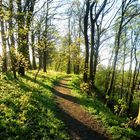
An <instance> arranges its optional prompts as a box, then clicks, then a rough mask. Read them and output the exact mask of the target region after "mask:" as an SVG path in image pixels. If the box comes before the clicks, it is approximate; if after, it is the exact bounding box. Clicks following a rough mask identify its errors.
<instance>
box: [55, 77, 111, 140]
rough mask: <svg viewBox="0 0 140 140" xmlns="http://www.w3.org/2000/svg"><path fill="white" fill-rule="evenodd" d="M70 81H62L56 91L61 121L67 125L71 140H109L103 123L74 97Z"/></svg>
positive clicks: (68, 79) (66, 79)
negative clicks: (69, 85) (69, 84)
mask: <svg viewBox="0 0 140 140" xmlns="http://www.w3.org/2000/svg"><path fill="white" fill-rule="evenodd" d="M68 81H70V77H66V78H64V79H62V80H61V81H60V82H59V83H58V84H57V85H56V86H55V87H54V90H55V95H56V102H57V105H58V108H59V116H60V119H61V120H62V121H63V122H64V123H65V124H66V126H67V128H68V132H69V134H70V136H71V140H108V139H109V138H108V135H107V133H106V131H105V129H104V128H103V126H102V124H101V122H99V121H97V120H96V119H94V118H93V117H92V116H91V115H90V114H89V113H88V112H87V111H85V109H83V108H82V107H81V106H80V104H79V102H78V99H77V98H76V97H74V96H72V94H71V89H69V87H68V85H67V82H68Z"/></svg>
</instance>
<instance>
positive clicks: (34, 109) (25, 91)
mask: <svg viewBox="0 0 140 140" xmlns="http://www.w3.org/2000/svg"><path fill="white" fill-rule="evenodd" d="M35 73H36V71H34V72H28V73H27V75H26V76H25V77H18V80H14V79H12V78H9V77H10V76H9V75H8V76H7V75H2V76H1V81H0V139H2V140H5V139H9V140H17V139H18V140H27V139H31V140H32V139H40V140H42V139H44V140H49V139H50V140H53V139H59V140H61V139H68V135H67V134H66V131H65V126H64V124H63V123H62V122H61V121H60V120H59V119H58V118H57V109H56V106H55V103H54V101H53V97H54V96H53V94H52V86H53V85H54V83H55V82H56V81H57V79H58V78H60V76H62V75H63V74H59V75H60V76H59V75H58V73H54V72H52V71H49V72H48V73H47V74H44V73H43V72H40V73H39V75H38V77H37V80H36V82H35V81H34V76H35Z"/></svg>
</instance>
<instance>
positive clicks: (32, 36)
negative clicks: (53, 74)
mask: <svg viewBox="0 0 140 140" xmlns="http://www.w3.org/2000/svg"><path fill="white" fill-rule="evenodd" d="M34 41H35V39H34V33H33V31H32V32H31V44H32V68H33V69H34V70H35V69H36V68H37V67H36V59H35V45H34Z"/></svg>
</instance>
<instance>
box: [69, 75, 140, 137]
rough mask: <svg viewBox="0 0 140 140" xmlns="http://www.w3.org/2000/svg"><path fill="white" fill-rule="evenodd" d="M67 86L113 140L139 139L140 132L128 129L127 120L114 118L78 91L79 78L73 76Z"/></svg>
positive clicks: (104, 108)
mask: <svg viewBox="0 0 140 140" xmlns="http://www.w3.org/2000/svg"><path fill="white" fill-rule="evenodd" d="M69 85H70V86H71V87H72V88H73V95H74V96H75V97H77V98H78V99H79V102H80V104H81V105H82V106H83V107H84V108H85V109H87V110H88V111H89V112H90V113H91V114H92V115H94V117H96V118H97V119H99V120H101V121H102V122H103V124H104V126H105V127H106V128H107V130H108V132H109V133H110V134H111V135H112V137H113V139H115V140H130V139H132V138H133V137H135V136H136V137H139V138H140V131H139V132H138V131H137V132H136V131H134V130H132V129H131V128H129V127H128V121H129V119H128V118H120V117H117V116H115V115H114V114H113V113H112V112H111V111H110V110H109V109H108V108H106V107H105V106H104V104H103V103H102V102H100V101H99V100H97V99H96V98H91V97H90V98H89V97H88V98H87V96H85V94H82V93H81V91H80V78H79V77H78V76H73V78H72V81H71V82H70V83H69Z"/></svg>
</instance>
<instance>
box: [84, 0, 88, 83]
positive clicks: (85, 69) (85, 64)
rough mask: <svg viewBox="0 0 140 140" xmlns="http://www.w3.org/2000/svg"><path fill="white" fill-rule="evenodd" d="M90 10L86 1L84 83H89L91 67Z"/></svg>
mask: <svg viewBox="0 0 140 140" xmlns="http://www.w3.org/2000/svg"><path fill="white" fill-rule="evenodd" d="M89 9H90V1H89V0H87V1H86V13H85V15H84V39H85V62H84V75H83V81H84V82H85V83H88V65H89V39H88V15H89Z"/></svg>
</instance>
